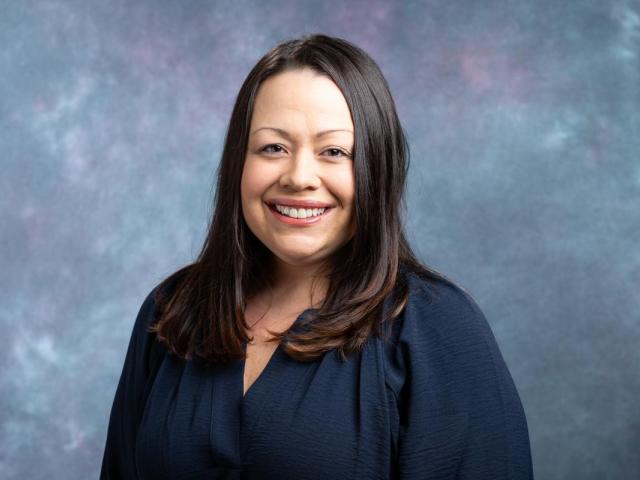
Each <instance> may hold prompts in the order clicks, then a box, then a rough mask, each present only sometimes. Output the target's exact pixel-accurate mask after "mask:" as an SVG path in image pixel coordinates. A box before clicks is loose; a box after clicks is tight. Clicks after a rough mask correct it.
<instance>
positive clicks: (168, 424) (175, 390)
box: [136, 348, 398, 479]
mask: <svg viewBox="0 0 640 480" xmlns="http://www.w3.org/2000/svg"><path fill="white" fill-rule="evenodd" d="M258 368H260V366H259V365H258ZM243 373H244V372H243V364H242V362H237V363H236V364H232V365H231V366H226V367H223V368H216V369H204V368H203V367H201V366H200V365H198V364H197V363H194V362H186V363H181V362H177V361H175V360H174V359H173V358H171V357H167V358H165V360H164V362H163V364H162V366H161V368H160V371H159V373H158V376H157V378H156V381H155V382H154V385H153V388H152V389H151V391H150V395H149V398H148V400H147V403H146V407H145V412H144V416H143V419H142V423H141V425H140V432H139V435H138V442H137V448H138V451H137V452H136V458H137V462H138V467H139V471H140V473H141V477H142V478H158V479H162V478H228V477H229V476H231V477H232V478H233V475H241V476H240V477H238V478H282V479H286V478H297V479H306V478H309V479H311V478H342V477H347V476H348V477H351V478H389V475H388V474H389V472H390V469H391V468H392V466H391V463H392V458H393V453H394V449H395V443H396V441H397V419H398V417H397V405H396V404H395V397H394V396H393V395H392V394H391V393H390V391H389V390H388V388H387V387H386V386H385V382H384V366H383V364H382V363H381V357H380V356H379V355H378V354H377V351H376V349H375V348H371V349H368V350H367V349H365V350H364V351H363V352H362V353H361V354H359V355H357V356H353V357H350V358H349V359H348V360H347V361H346V362H342V361H341V360H340V359H339V358H338V355H336V354H334V353H333V352H329V353H327V354H326V355H325V356H324V357H323V358H322V359H321V360H319V361H317V362H310V363H304V362H296V361H294V360H292V359H290V358H289V357H287V356H286V355H285V354H284V352H283V351H282V350H281V349H276V350H275V351H274V352H273V353H272V356H271V357H270V358H269V361H268V362H266V364H264V365H262V368H261V371H260V373H259V375H257V376H256V378H255V379H254V380H253V383H252V384H251V385H250V387H249V389H248V390H247V393H246V395H244V396H243V395H242V394H243V390H244V385H245V378H244V375H243ZM365 471H366V473H365Z"/></svg>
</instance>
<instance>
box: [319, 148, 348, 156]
mask: <svg viewBox="0 0 640 480" xmlns="http://www.w3.org/2000/svg"><path fill="white" fill-rule="evenodd" d="M325 152H332V153H334V154H338V155H329V156H330V157H335V156H339V155H342V156H343V157H347V158H350V157H351V155H349V154H348V153H347V152H345V151H344V150H341V149H339V148H327V149H326V150H325Z"/></svg>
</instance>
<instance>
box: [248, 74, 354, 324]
mask: <svg viewBox="0 0 640 480" xmlns="http://www.w3.org/2000/svg"><path fill="white" fill-rule="evenodd" d="M263 127H275V128H279V129H282V130H285V131H286V132H288V133H289V135H288V136H285V135H283V134H281V133H279V132H276V131H275V130H272V129H264V128H263ZM258 129H260V130H258ZM330 129H341V130H342V131H335V132H331V133H327V134H325V135H322V136H319V137H317V136H316V135H317V134H318V133H319V132H321V131H324V130H330ZM256 130H258V131H256ZM353 131H354V126H353V122H352V119H351V113H350V111H349V107H348V105H347V102H346V100H345V98H344V96H343V95H342V92H341V91H340V89H339V88H338V87H337V86H336V84H335V83H334V82H333V81H332V80H331V79H330V78H329V77H327V76H324V75H321V74H318V73H317V72H314V71H313V70H311V69H309V68H303V69H298V70H293V71H287V72H283V73H280V74H277V75H275V76H272V77H270V78H268V79H267V80H265V81H264V82H263V83H262V85H261V86H260V89H259V90H258V94H257V96H256V100H255V103H254V111H253V116H252V119H251V125H250V135H249V141H248V146H247V152H246V156H245V163H244V168H243V173H242V180H241V197H242V210H243V215H244V219H245V221H246V223H247V225H248V226H249V228H250V229H251V231H252V232H253V233H254V234H255V236H256V237H257V238H258V239H260V241H262V243H264V244H265V245H266V246H267V247H268V248H269V250H270V251H271V252H273V259H274V265H275V268H274V272H273V278H274V288H273V290H272V291H271V292H269V293H268V296H266V294H265V295H258V297H257V298H256V299H255V302H254V303H255V304H256V305H257V306H261V307H262V308H263V309H264V307H265V306H266V305H270V306H271V308H272V310H273V311H274V312H275V313H280V315H277V314H276V315H275V317H281V318H282V317H286V316H288V315H287V313H289V315H295V314H297V313H300V312H301V311H302V310H304V309H306V308H308V307H309V306H315V304H316V303H317V302H314V299H316V300H318V301H320V300H321V299H322V298H323V297H324V295H325V293H326V286H327V282H326V279H325V277H323V276H322V275H320V273H319V271H320V268H321V267H322V266H323V265H324V264H327V262H328V259H329V258H330V257H331V255H332V254H333V253H334V252H335V251H336V250H338V249H339V248H340V247H341V246H342V245H344V244H345V243H346V242H347V241H349V240H350V239H351V238H352V237H353V234H354V233H355V219H354V210H353V209H354V190H355V178H354V172H353V160H352V158H351V152H353V145H354V135H353ZM274 196H279V197H280V196H282V197H286V198H305V199H314V200H319V201H322V202H326V203H328V204H330V205H332V206H334V207H335V208H334V210H333V211H332V212H331V214H330V216H329V217H326V218H323V219H322V220H321V221H320V222H318V223H317V224H316V225H313V226H305V227H300V226H296V225H287V224H285V223H282V222H281V221H279V220H278V219H276V218H275V217H274V216H273V213H272V212H271V211H270V210H269V207H268V206H267V205H266V204H265V201H266V200H267V199H270V198H272V197H274ZM314 280H315V281H314ZM312 284H313V285H312ZM258 309H259V308H258Z"/></svg>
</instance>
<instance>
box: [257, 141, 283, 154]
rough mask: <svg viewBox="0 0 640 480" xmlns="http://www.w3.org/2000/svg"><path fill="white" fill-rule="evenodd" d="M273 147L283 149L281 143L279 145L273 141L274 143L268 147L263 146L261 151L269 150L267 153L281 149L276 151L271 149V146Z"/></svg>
mask: <svg viewBox="0 0 640 480" xmlns="http://www.w3.org/2000/svg"><path fill="white" fill-rule="evenodd" d="M272 147H273V148H277V149H281V150H282V147H281V146H280V145H278V144H276V143H272V144H270V145H267V146H266V147H264V148H263V149H262V150H260V151H261V152H267V153H280V151H278V150H276V151H273V150H270V148H272Z"/></svg>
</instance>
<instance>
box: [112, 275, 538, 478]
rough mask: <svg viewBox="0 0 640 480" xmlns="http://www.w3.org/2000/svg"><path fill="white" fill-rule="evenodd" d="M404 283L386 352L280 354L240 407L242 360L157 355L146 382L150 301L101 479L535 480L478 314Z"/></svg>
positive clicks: (138, 327)
mask: <svg viewBox="0 0 640 480" xmlns="http://www.w3.org/2000/svg"><path fill="white" fill-rule="evenodd" d="M409 285H410V289H411V290H410V291H411V294H410V298H409V302H408V305H407V307H406V309H405V311H404V313H403V314H402V315H401V316H400V317H399V319H397V320H396V321H395V322H393V323H392V324H390V326H389V328H390V330H389V332H390V333H391V336H390V338H389V339H388V340H384V339H381V338H377V337H371V338H370V339H369V341H368V343H367V345H366V347H365V348H364V350H363V351H362V352H361V353H360V354H357V355H355V356H351V357H349V359H348V361H347V362H342V361H341V360H340V358H339V355H338V354H337V353H336V352H335V351H334V350H332V351H330V352H327V353H326V354H325V355H324V356H323V357H322V358H321V359H320V360H318V361H316V362H297V361H295V360H293V359H291V358H290V357H288V356H287V355H286V354H285V353H284V351H283V350H282V349H281V348H280V347H278V348H277V349H276V350H275V352H274V354H273V356H272V357H271V360H270V361H269V363H268V364H267V366H266V367H265V369H264V370H263V372H262V374H261V375H260V376H259V377H258V378H257V379H256V380H255V382H254V383H253V384H252V385H251V387H250V388H249V390H248V392H247V394H246V395H245V396H244V397H243V395H242V390H243V366H244V362H243V361H242V360H238V361H237V362H234V363H232V364H231V365H227V366H220V367H215V368H205V365H204V364H203V362H202V361H201V359H199V358H197V357H196V358H195V359H193V360H190V361H182V360H179V359H177V358H176V357H175V356H173V355H170V354H167V353H166V350H164V347H162V348H159V349H158V348H154V350H157V351H159V352H160V353H159V357H157V358H158V361H157V362H152V363H154V364H157V367H156V369H157V373H155V374H154V372H152V371H151V370H150V362H149V358H150V352H151V346H152V344H154V343H155V345H156V347H157V346H158V345H160V344H159V343H158V342H156V341H155V338H154V334H151V333H148V332H146V328H147V327H148V325H149V323H150V322H151V321H152V319H153V313H154V308H155V305H154V302H153V298H152V297H153V293H154V291H155V289H154V291H152V292H151V293H150V294H149V295H148V296H147V298H146V299H145V301H144V303H143V304H142V307H141V309H140V311H139V313H138V317H137V319H136V322H135V325H134V327H133V332H132V335H131V340H130V343H129V348H128V351H127V355H126V359H125V362H124V367H123V370H122V375H121V377H120V382H119V383H118V387H117V390H116V394H115V398H114V401H113V407H112V410H111V417H110V421H109V429H108V434H107V440H106V445H105V451H104V457H103V463H102V472H101V477H100V478H101V479H138V478H139V479H154V480H162V479H172V480H180V479H207V480H212V479H234V478H238V479H239V478H243V479H253V478H255V479H297V480H302V479H350V480H353V479H392V478H397V479H473V480H485V479H486V480H489V479H491V480H499V479H512V480H515V479H518V480H520V479H531V478H533V472H532V465H531V452H530V446H529V435H528V430H527V422H526V417H525V413H524V410H523V408H522V404H521V401H520V398H519V396H518V393H517V390H516V387H515V385H514V383H513V380H512V377H511V375H510V373H509V371H508V369H507V366H506V365H505V362H504V360H503V357H502V355H501V353H500V350H499V348H498V346H497V344H496V341H495V338H494V335H493V333H492V331H491V329H490V327H489V325H488V323H487V321H486V319H485V316H484V315H483V313H482V312H481V310H480V309H479V307H478V306H477V304H476V303H475V302H474V301H473V299H472V298H471V297H470V296H469V295H467V294H466V293H465V292H464V291H463V290H462V289H461V288H459V287H458V286H456V285H454V284H453V283H451V282H448V281H446V280H424V279H421V278H419V277H417V276H415V275H413V274H411V275H410V276H409ZM156 288H157V287H156ZM388 308H389V304H388V303H387V304H385V309H386V310H385V311H387V312H388ZM310 312H312V309H309V310H306V311H305V312H303V313H302V314H301V315H300V316H299V317H298V319H297V320H296V323H295V324H294V328H296V327H298V326H299V323H300V321H301V320H302V319H304V318H305V317H306V316H307V315H309V313H310Z"/></svg>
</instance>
